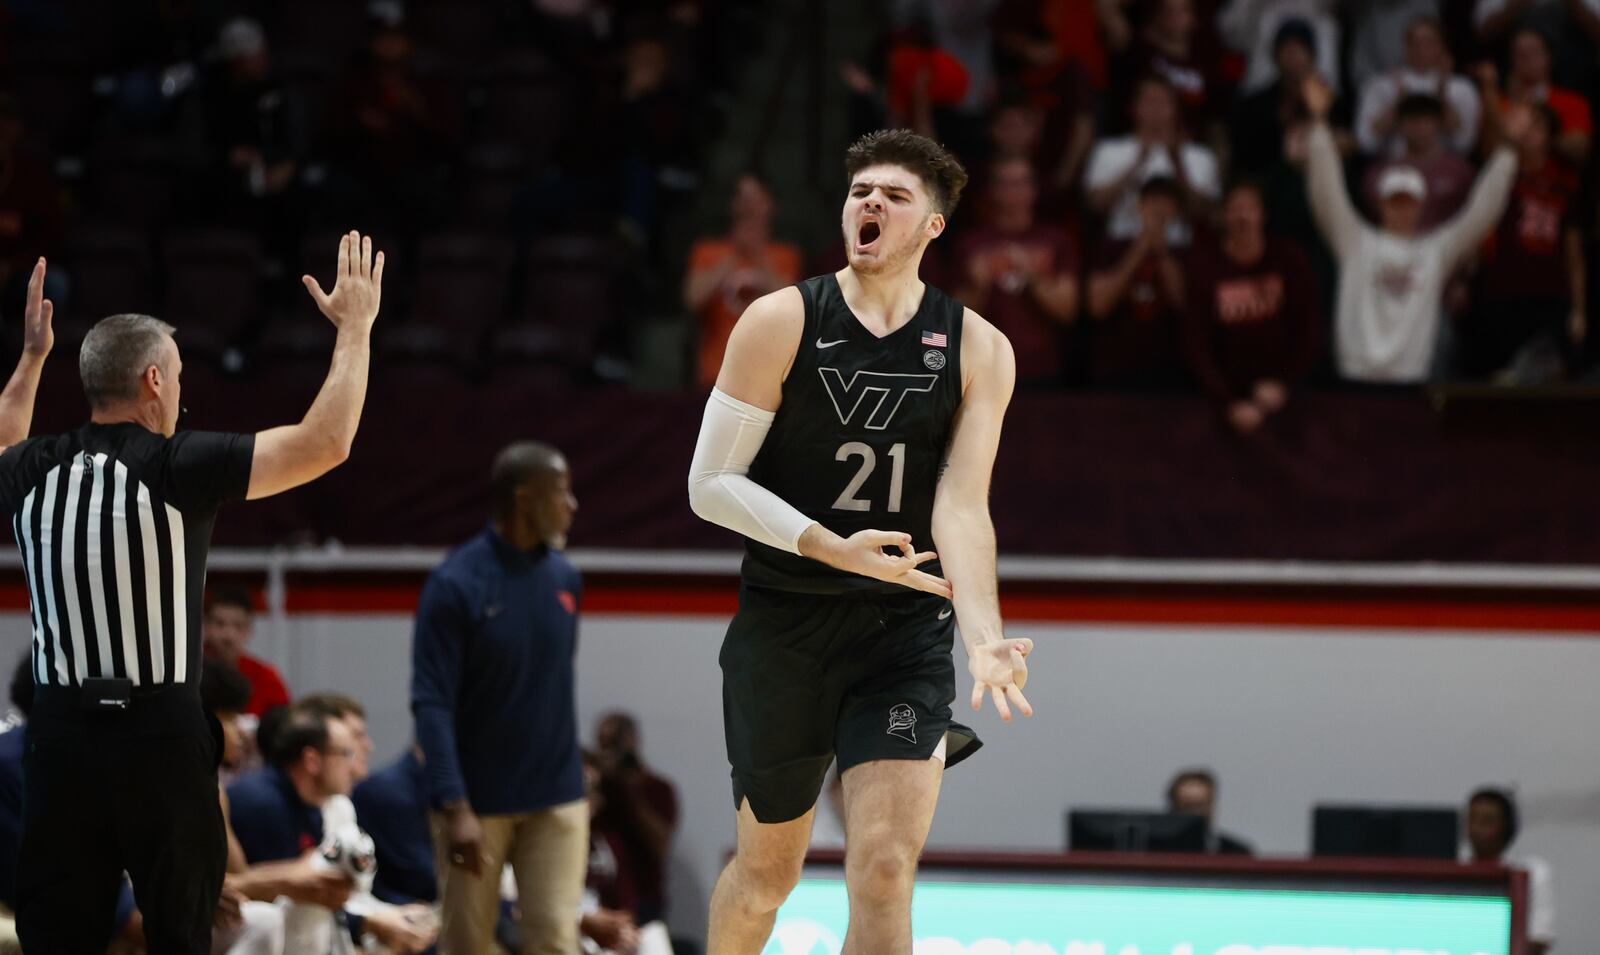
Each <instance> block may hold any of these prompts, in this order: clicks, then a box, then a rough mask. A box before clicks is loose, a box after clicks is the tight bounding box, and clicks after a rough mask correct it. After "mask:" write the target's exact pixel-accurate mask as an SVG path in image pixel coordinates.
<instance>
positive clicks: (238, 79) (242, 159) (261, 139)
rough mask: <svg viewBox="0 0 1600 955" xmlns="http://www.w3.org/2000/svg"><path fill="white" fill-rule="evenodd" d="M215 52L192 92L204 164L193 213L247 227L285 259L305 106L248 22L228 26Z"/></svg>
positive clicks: (295, 220)
mask: <svg viewBox="0 0 1600 955" xmlns="http://www.w3.org/2000/svg"><path fill="white" fill-rule="evenodd" d="M217 46H218V51H219V53H220V60H219V64H218V66H217V67H216V68H215V69H214V70H213V71H212V72H211V73H210V74H209V75H207V76H206V77H205V79H204V81H203V82H202V84H201V87H200V97H201V110H202V116H201V118H200V121H201V127H200V128H199V129H198V130H195V131H194V132H193V133H192V134H191V135H192V137H193V138H196V139H198V140H199V142H198V143H197V145H198V146H199V148H201V149H202V150H203V151H204V152H205V155H206V156H207V174H206V176H205V177H204V180H203V184H204V186H205V188H203V189H202V190H200V191H198V192H196V193H195V199H196V202H195V204H194V208H193V212H194V213H195V214H196V215H198V216H199V217H200V218H203V219H205V220H207V221H218V222H227V223H229V224H230V225H237V224H238V223H240V222H247V223H251V224H252V225H253V226H254V227H255V228H257V229H258V230H259V231H260V232H261V233H262V234H263V235H264V237H265V238H266V239H267V240H268V243H269V245H270V246H271V247H272V248H274V249H278V250H280V251H287V250H288V249H289V248H290V247H292V246H293V244H294V242H295V241H297V240H298V236H299V234H300V231H301V229H300V226H301V220H300V209H299V202H298V201H297V183H298V181H299V176H300V173H301V166H302V164H303V163H304V161H305V156H306V153H307V149H308V147H309V130H308V128H307V125H308V124H307V119H306V110H305V104H304V103H303V102H301V100H300V98H299V97H298V96H297V95H296V94H295V92H294V90H293V89H292V88H291V87H289V86H287V85H286V84H284V83H283V82H282V80H281V79H280V78H279V77H278V76H277V75H276V74H275V73H274V71H273V69H272V55H271V52H270V50H269V49H268V44H267V35H266V32H265V31H264V30H262V28H261V24H259V23H257V22H256V21H255V20H251V19H249V18H247V17H239V18H236V19H234V20H230V21H229V22H228V23H227V24H226V25H225V26H224V27H223V28H222V32H221V35H220V36H219V38H218V40H217Z"/></svg>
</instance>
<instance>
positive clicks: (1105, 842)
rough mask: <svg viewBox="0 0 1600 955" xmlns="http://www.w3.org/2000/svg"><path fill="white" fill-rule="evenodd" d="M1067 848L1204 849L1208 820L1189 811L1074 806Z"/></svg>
mask: <svg viewBox="0 0 1600 955" xmlns="http://www.w3.org/2000/svg"><path fill="white" fill-rule="evenodd" d="M1067 848H1068V849H1077V850H1085V849H1091V850H1093V849H1098V850H1102V851H1110V852H1204V851H1205V848H1206V821H1205V819H1204V818H1202V817H1200V816H1191V815H1189V814H1187V813H1176V812H1146V811H1140V810H1127V809H1074V810H1072V811H1070V812H1068V813H1067Z"/></svg>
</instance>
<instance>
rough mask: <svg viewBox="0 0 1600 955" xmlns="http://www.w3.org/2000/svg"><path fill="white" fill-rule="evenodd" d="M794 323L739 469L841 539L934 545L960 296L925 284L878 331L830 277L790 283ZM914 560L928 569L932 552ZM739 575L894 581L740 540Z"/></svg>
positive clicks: (797, 585) (800, 583) (844, 584)
mask: <svg viewBox="0 0 1600 955" xmlns="http://www.w3.org/2000/svg"><path fill="white" fill-rule="evenodd" d="M796 287H797V288H798V289H799V290H800V297H801V298H802V299H804V300H805V331H804V334H803V335H802V336H801V339H800V349H799V351H798V352H796V354H795V358H794V365H793V367H792V368H790V370H789V376H788V377H787V378H786V379H784V382H783V404H782V405H781V406H780V407H779V408H778V413H777V417H776V419H775V420H774V421H773V423H772V430H771V431H769V432H768V433H767V439H766V441H765V442H764V443H763V444H762V446H761V451H760V453H759V454H757V455H756V459H755V461H753V462H752V463H751V465H750V478H751V480H753V481H755V482H756V483H758V484H760V485H761V486H762V487H765V488H767V489H768V490H770V491H772V492H773V493H774V494H776V495H778V496H779V497H780V498H782V499H783V500H785V501H787V502H788V503H790V504H792V505H794V506H795V507H796V508H797V509H799V511H800V512H801V513H803V514H805V515H806V516H807V517H810V518H813V519H814V520H816V521H817V522H818V523H820V524H822V526H824V527H826V528H828V529H829V530H831V531H833V532H834V533H836V534H838V535H840V536H841V537H848V536H850V535H851V534H854V533H855V532H856V531H860V530H866V529H868V528H872V529H875V530H884V531H904V532H906V533H909V534H910V535H911V538H912V541H913V544H914V546H915V547H916V549H917V550H919V551H923V550H932V549H933V493H934V489H935V487H936V486H937V484H938V481H939V467H940V464H941V463H942V462H943V460H944V455H945V451H946V448H947V446H948V444H949V440H950V429H951V426H952V424H953V422H954V421H955V414H956V408H957V407H958V406H959V405H960V404H961V317H962V314H963V309H962V306H961V303H960V302H958V301H956V300H955V299H953V298H951V297H950V296H948V295H946V294H944V293H943V292H941V291H939V290H938V289H936V288H934V287H933V286H932V285H927V286H925V290H924V292H923V295H922V303H921V304H920V305H919V306H918V308H917V313H916V315H914V316H913V317H912V319H911V321H909V322H907V323H906V324H905V325H904V326H902V327H901V328H899V329H896V330H895V331H894V332H892V333H890V334H889V335H886V336H884V337H883V338H879V337H877V336H875V335H873V334H872V333H871V332H869V331H867V329H866V327H865V326H863V325H862V324H861V322H860V321H859V320H858V319H857V318H856V316H855V314H854V313H853V312H851V311H850V307H849V306H848V305H847V304H845V300H844V294H843V293H842V292H841V291H840V289H839V280H838V279H837V278H836V277H835V276H833V275H832V274H829V275H819V276H817V277H816V278H811V279H806V280H805V281H804V282H801V283H799V285H797V286H796ZM922 569H923V570H926V571H928V572H929V573H933V574H938V573H939V568H938V565H937V563H936V562H929V563H928V564H924V565H923V567H922ZM743 574H744V581H745V583H746V584H749V585H751V586H756V587H766V588H770V589H774V590H787V591H794V592H798V593H816V594H839V593H860V592H872V591H880V592H886V593H905V592H906V590H905V588H904V587H901V586H899V585H897V584H889V583H884V582H883V581H878V580H873V579H871V578H868V577H862V576H860V575H859V574H851V573H847V572H845V571H842V570H836V569H835V568H832V567H829V566H827V565H826V564H822V563H819V562H818V561H814V560H811V559H810V558H807V557H801V556H799V555H798V554H791V553H789V552H787V551H782V550H778V549H777V548H774V547H769V546H767V545H766V544H762V543H758V542H756V541H752V540H749V539H746V544H745V559H744V570H743Z"/></svg>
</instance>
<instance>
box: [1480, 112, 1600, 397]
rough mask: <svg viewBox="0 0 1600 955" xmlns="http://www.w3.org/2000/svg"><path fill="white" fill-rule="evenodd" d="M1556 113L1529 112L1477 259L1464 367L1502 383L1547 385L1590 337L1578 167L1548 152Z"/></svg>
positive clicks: (1555, 129)
mask: <svg viewBox="0 0 1600 955" xmlns="http://www.w3.org/2000/svg"><path fill="white" fill-rule="evenodd" d="M1559 122H1560V120H1559V119H1557V117H1556V114H1555V111H1554V110H1551V109H1550V108H1549V107H1541V108H1540V109H1536V110H1534V111H1533V123H1532V127H1531V128H1530V129H1529V131H1528V135H1527V136H1525V137H1523V139H1522V142H1521V143H1520V144H1519V145H1518V148H1517V159H1518V163H1517V180H1516V184H1515V185H1514V186H1513V187H1512V189H1511V201H1510V203H1509V204H1508V205H1507V206H1506V211H1505V215H1503V216H1502V217H1501V218H1500V224H1499V226H1498V227H1497V228H1496V229H1495V230H1494V231H1493V232H1491V233H1490V234H1489V237H1488V239H1487V240H1485V241H1484V244H1483V250H1482V252H1481V254H1480V255H1479V259H1478V272H1477V282H1476V288H1475V294H1474V296H1473V301H1472V305H1473V310H1472V313H1471V315H1470V317H1469V319H1468V321H1467V323H1466V327H1465V328H1464V329H1463V334H1462V349H1463V363H1464V368H1463V370H1464V371H1465V372H1466V373H1467V374H1469V375H1473V376H1481V375H1490V374H1493V375H1494V377H1495V380H1496V381H1497V382H1499V383H1502V384H1521V385H1534V384H1544V383H1548V382H1549V381H1552V380H1555V379H1557V378H1559V377H1561V374H1562V372H1563V370H1564V366H1566V367H1570V366H1571V365H1572V364H1573V363H1574V362H1575V360H1576V357H1577V355H1576V352H1577V349H1578V347H1579V346H1581V345H1582V344H1583V340H1584V336H1585V334H1586V332H1587V324H1588V322H1587V308H1588V302H1587V294H1586V293H1587V286H1588V270H1587V265H1586V262H1585V257H1584V249H1583V234H1582V222H1581V220H1582V219H1583V212H1584V206H1583V205H1582V203H1580V201H1579V196H1580V185H1579V176H1578V171H1577V170H1575V169H1573V168H1572V167H1571V166H1570V165H1568V164H1567V163H1566V162H1565V161H1564V160H1562V159H1561V157H1560V156H1559V155H1557V154H1556V153H1555V151H1554V143H1555V141H1556V139H1557V136H1558V131H1559V128H1560V127H1559V125H1558V124H1559Z"/></svg>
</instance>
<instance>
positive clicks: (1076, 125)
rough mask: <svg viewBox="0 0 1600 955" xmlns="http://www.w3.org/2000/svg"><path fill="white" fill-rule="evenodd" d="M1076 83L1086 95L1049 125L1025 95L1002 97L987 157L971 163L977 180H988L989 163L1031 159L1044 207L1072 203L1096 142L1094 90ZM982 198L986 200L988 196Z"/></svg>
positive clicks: (1060, 208)
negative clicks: (1086, 161)
mask: <svg viewBox="0 0 1600 955" xmlns="http://www.w3.org/2000/svg"><path fill="white" fill-rule="evenodd" d="M1074 89H1075V90H1081V91H1082V93H1083V94H1084V95H1082V96H1075V97H1074V98H1073V99H1072V100H1070V102H1069V104H1068V105H1067V107H1066V108H1065V109H1063V110H1062V111H1061V113H1060V116H1059V120H1060V121H1059V122H1058V123H1055V124H1048V125H1047V116H1046V114H1045V111H1044V109H1043V108H1042V107H1039V106H1036V105H1034V104H1033V103H1031V102H1029V101H1028V100H1026V99H1023V98H1020V97H1019V98H1015V99H1007V100H1004V101H1002V102H1001V104H1000V105H999V106H998V107H997V108H996V109H995V110H994V112H993V114H991V116H990V119H989V141H988V144H987V149H986V150H985V153H984V156H983V158H982V159H978V160H975V161H974V162H972V163H970V164H969V165H968V166H967V171H968V172H969V173H971V175H972V181H974V182H988V181H989V169H990V167H992V166H994V165H995V164H997V163H999V162H1001V161H1003V160H1007V159H1022V160H1026V161H1027V162H1028V164H1029V165H1030V166H1032V167H1033V171H1034V173H1035V177H1036V181H1037V182H1038V183H1039V185H1040V201H1039V207H1040V211H1041V212H1044V213H1047V214H1048V213H1059V214H1066V213H1067V211H1068V210H1069V208H1070V207H1071V206H1072V204H1073V193H1074V190H1075V188H1076V186H1077V183H1078V176H1079V174H1080V173H1082V171H1083V161H1084V159H1086V158H1087V157H1088V155H1089V147H1090V146H1092V145H1093V144H1094V94H1093V91H1092V90H1090V89H1089V88H1088V87H1087V85H1083V86H1075V87H1074ZM978 201H979V203H982V202H983V201H984V199H983V197H982V196H979V197H978ZM950 234H951V235H954V234H955V233H950Z"/></svg>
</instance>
